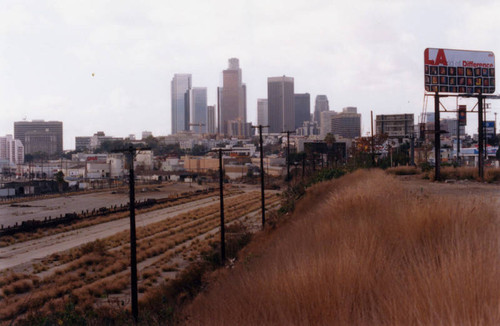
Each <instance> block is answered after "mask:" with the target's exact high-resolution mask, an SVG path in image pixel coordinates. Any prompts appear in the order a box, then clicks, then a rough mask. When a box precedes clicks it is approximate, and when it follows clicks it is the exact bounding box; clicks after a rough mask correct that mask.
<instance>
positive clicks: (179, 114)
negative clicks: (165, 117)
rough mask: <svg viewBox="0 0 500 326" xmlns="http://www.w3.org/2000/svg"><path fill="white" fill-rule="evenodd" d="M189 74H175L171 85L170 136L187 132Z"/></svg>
mask: <svg viewBox="0 0 500 326" xmlns="http://www.w3.org/2000/svg"><path fill="white" fill-rule="evenodd" d="M190 89H191V74H175V75H174V78H173V79H172V83H171V99H172V134H176V133H178V132H181V131H186V130H189V105H188V98H189V90H190Z"/></svg>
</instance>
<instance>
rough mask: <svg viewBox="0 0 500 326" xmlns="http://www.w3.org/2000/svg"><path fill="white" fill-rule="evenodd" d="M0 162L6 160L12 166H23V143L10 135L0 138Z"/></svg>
mask: <svg viewBox="0 0 500 326" xmlns="http://www.w3.org/2000/svg"><path fill="white" fill-rule="evenodd" d="M0 160H7V161H9V162H11V163H14V164H23V163H24V146H23V143H22V142H21V141H20V140H19V139H14V137H12V135H6V136H5V137H0Z"/></svg>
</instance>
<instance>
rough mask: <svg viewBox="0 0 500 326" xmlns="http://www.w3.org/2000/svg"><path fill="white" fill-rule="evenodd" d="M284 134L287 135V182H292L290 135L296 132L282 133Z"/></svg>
mask: <svg viewBox="0 0 500 326" xmlns="http://www.w3.org/2000/svg"><path fill="white" fill-rule="evenodd" d="M281 133H282V134H286V141H287V146H286V182H290V134H294V133H295V131H290V130H287V131H282V132H281Z"/></svg>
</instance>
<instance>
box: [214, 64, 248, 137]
mask: <svg viewBox="0 0 500 326" xmlns="http://www.w3.org/2000/svg"><path fill="white" fill-rule="evenodd" d="M218 93H219V94H218V96H219V103H218V106H219V110H220V111H219V128H220V131H219V132H220V133H221V134H223V135H228V134H232V131H231V130H232V128H231V125H234V124H239V125H244V124H246V122H247V104H246V86H245V84H243V83H242V73H241V69H240V63H239V60H238V59H237V58H231V59H229V66H228V68H227V69H226V70H224V71H223V72H222V87H220V88H219V89H218ZM242 130H243V129H242Z"/></svg>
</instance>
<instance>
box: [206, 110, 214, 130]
mask: <svg viewBox="0 0 500 326" xmlns="http://www.w3.org/2000/svg"><path fill="white" fill-rule="evenodd" d="M207 133H209V134H215V105H209V106H207Z"/></svg>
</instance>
